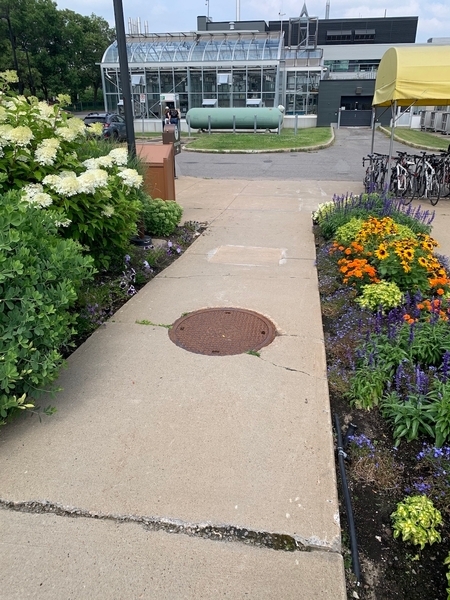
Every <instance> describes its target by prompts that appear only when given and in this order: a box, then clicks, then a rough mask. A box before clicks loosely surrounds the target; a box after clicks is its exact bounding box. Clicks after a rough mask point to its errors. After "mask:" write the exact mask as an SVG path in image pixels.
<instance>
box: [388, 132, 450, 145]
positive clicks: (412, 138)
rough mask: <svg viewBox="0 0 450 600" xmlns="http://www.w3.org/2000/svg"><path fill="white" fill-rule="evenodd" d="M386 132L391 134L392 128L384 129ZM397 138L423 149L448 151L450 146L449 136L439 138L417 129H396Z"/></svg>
mask: <svg viewBox="0 0 450 600" xmlns="http://www.w3.org/2000/svg"><path fill="white" fill-rule="evenodd" d="M384 129H385V130H386V131H388V132H389V135H390V133H391V128H390V127H384ZM395 136H396V137H397V138H398V139H399V140H401V141H402V142H405V144H408V143H410V144H416V145H417V146H421V147H423V148H435V149H436V150H447V148H448V145H449V144H450V138H449V137H448V136H441V137H438V136H437V135H433V134H432V133H426V132H425V131H417V129H406V128H403V127H396V128H395Z"/></svg>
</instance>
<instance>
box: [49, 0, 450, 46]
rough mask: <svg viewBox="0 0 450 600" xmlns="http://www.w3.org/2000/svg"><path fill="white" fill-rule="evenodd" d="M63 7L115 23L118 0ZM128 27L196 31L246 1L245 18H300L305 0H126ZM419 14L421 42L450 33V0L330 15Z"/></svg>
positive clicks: (364, 6) (357, 4)
mask: <svg viewBox="0 0 450 600" xmlns="http://www.w3.org/2000/svg"><path fill="white" fill-rule="evenodd" d="M56 3H57V5H58V8H59V9H63V8H69V9H70V10H73V11H75V12H77V13H80V14H82V15H91V14H93V13H94V14H96V15H98V16H100V17H103V18H104V19H106V20H107V21H108V22H109V23H110V25H111V26H114V9H113V0H96V1H95V2H92V0H56ZM122 3H123V12H124V18H125V29H126V31H128V25H127V24H128V19H129V18H131V19H138V18H140V20H141V29H142V31H143V30H144V22H147V23H148V30H149V31H150V32H156V33H165V32H178V31H195V30H196V29H197V16H198V15H205V16H206V15H207V14H208V10H209V16H210V17H211V18H212V20H213V21H232V20H235V19H236V16H237V10H238V5H240V20H241V21H246V20H249V19H255V20H265V21H277V20H279V19H280V18H281V17H280V15H283V19H289V18H291V17H298V16H299V15H300V12H301V10H302V7H303V0H301V1H300V2H297V1H295V0H240V2H237V1H235V0H209V8H208V2H207V1H205V0H170V1H169V0H166V1H165V2H163V1H162V0H150V1H148V2H145V3H144V2H142V0H122ZM306 7H307V9H308V13H309V16H310V17H319V18H320V19H323V18H325V8H326V0H321V1H320V2H318V1H317V0H314V2H311V1H310V2H306ZM385 14H386V16H388V17H416V16H418V17H419V24H418V30H417V38H416V42H422V43H424V42H426V41H427V40H428V39H429V38H431V37H450V0H439V1H435V0H396V1H395V2H392V0H390V1H388V0H370V1H369V0H330V18H331V19H340V18H347V17H354V18H355V17H356V18H357V17H362V18H365V17H383V16H384V15H385Z"/></svg>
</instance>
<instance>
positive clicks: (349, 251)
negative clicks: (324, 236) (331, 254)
mask: <svg viewBox="0 0 450 600" xmlns="http://www.w3.org/2000/svg"><path fill="white" fill-rule="evenodd" d="M344 253H345V254H347V256H348V255H349V254H351V253H352V251H351V250H350V248H346V249H345V252H344Z"/></svg>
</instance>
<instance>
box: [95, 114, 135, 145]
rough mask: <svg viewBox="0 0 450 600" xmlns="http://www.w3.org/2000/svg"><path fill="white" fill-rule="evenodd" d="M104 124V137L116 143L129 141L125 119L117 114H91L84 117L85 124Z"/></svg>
mask: <svg viewBox="0 0 450 600" xmlns="http://www.w3.org/2000/svg"><path fill="white" fill-rule="evenodd" d="M92 123H103V137H104V138H105V139H110V140H114V141H119V140H126V139H127V128H126V125H125V119H124V118H123V117H121V116H120V115H118V114H117V113H105V112H103V113H102V112H90V113H89V114H88V115H86V117H84V124H85V125H87V126H88V127H89V125H91V124H92Z"/></svg>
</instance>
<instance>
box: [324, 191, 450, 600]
mask: <svg viewBox="0 0 450 600" xmlns="http://www.w3.org/2000/svg"><path fill="white" fill-rule="evenodd" d="M313 220H314V223H315V234H316V241H317V267H318V274H319V286H320V296H321V304H322V318H323V324H324V334H325V344H326V351H327V363H328V380H329V390H330V401H331V406H332V411H333V412H334V413H336V414H337V415H338V416H339V418H340V421H341V423H343V428H344V430H345V429H346V427H347V426H348V425H349V424H350V423H351V424H352V425H355V426H356V431H355V432H354V433H353V435H351V436H350V437H349V439H348V446H347V449H346V452H347V455H348V459H347V464H346V467H347V477H348V479H349V485H350V489H351V493H352V499H353V508H354V513H355V524H356V530H357V536H358V539H359V555H360V561H361V566H362V584H361V585H357V583H356V582H355V578H354V576H353V575H352V571H351V568H350V564H347V567H348V570H347V575H348V576H347V581H348V597H349V598H354V597H359V598H361V599H366V600H372V599H376V600H378V599H379V600H382V599H383V600H384V599H386V598H389V599H391V598H402V599H403V598H408V599H417V600H419V599H420V600H422V599H423V598H439V599H440V598H447V597H448V594H449V591H448V590H447V588H448V587H449V585H448V579H449V577H448V567H449V562H450V561H449V559H448V556H449V550H450V514H449V500H450V497H449V495H450V470H448V469H450V401H449V400H450V398H449V391H448V388H449V386H450V321H449V317H450V303H449V302H450V300H449V298H450V293H449V289H450V288H449V283H450V279H449V268H448V261H447V259H446V257H443V256H441V255H439V254H438V242H437V241H436V240H434V239H433V238H432V236H431V226H432V220H433V215H432V214H430V213H429V212H428V211H422V210H421V209H420V208H412V207H411V206H408V207H405V206H403V205H402V204H401V202H397V201H396V200H395V199H392V198H388V197H382V196H378V195H374V194H371V195H362V196H356V197H351V196H350V197H339V198H335V199H334V200H333V201H332V202H330V203H326V204H325V205H322V206H320V207H319V209H318V211H316V213H315V214H314V215H313ZM341 517H342V522H343V528H344V531H345V528H346V518H347V516H346V514H345V511H344V510H343V511H342V514H341ZM344 537H345V536H344ZM347 563H349V561H347ZM354 594H357V596H355V595H354ZM449 597H450V596H449Z"/></svg>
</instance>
